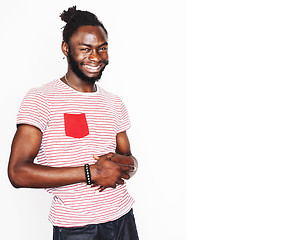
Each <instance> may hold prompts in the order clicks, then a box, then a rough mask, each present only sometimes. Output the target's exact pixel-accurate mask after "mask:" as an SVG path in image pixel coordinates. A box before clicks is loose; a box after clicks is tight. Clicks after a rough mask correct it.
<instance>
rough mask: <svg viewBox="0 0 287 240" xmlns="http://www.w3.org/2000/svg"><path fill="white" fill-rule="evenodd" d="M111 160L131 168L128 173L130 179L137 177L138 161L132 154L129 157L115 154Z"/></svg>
mask: <svg viewBox="0 0 287 240" xmlns="http://www.w3.org/2000/svg"><path fill="white" fill-rule="evenodd" d="M110 159H111V160H112V161H114V162H116V163H117V164H119V165H126V166H130V168H129V171H128V175H129V176H130V177H132V176H133V175H135V173H136V172H137V169H138V161H137V159H136V158H135V157H134V156H133V155H131V154H128V155H122V154H119V153H118V154H113V155H112V156H111V158H110Z"/></svg>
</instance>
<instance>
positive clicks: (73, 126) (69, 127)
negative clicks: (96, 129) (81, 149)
mask: <svg viewBox="0 0 287 240" xmlns="http://www.w3.org/2000/svg"><path fill="white" fill-rule="evenodd" d="M64 121H65V133H66V136H69V137H74V138H82V137H85V136H87V135H89V128H88V123H87V119H86V114H85V113H80V114H71V113H64Z"/></svg>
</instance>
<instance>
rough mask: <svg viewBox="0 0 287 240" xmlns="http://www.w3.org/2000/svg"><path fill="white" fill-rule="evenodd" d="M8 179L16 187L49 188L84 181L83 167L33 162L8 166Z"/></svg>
mask: <svg viewBox="0 0 287 240" xmlns="http://www.w3.org/2000/svg"><path fill="white" fill-rule="evenodd" d="M8 174H9V179H10V181H11V183H12V185H13V186H14V187H16V188H50V187H59V186H64V185H69V184H74V183H79V182H85V181H86V178H85V171H84V167H83V166H82V167H61V168H57V167H49V166H42V165H38V164H35V163H30V162H26V163H21V164H19V165H18V166H10V167H9V169H8Z"/></svg>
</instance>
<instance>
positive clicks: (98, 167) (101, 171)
mask: <svg viewBox="0 0 287 240" xmlns="http://www.w3.org/2000/svg"><path fill="white" fill-rule="evenodd" d="M112 155H113V153H109V154H106V155H103V156H100V157H97V156H94V158H95V159H96V160H97V163H96V164H94V165H91V166H90V168H91V175H92V181H93V182H94V184H93V185H92V186H93V187H94V186H100V187H99V188H98V190H100V191H103V190H104V189H106V188H108V187H112V188H115V187H116V186H117V185H118V184H124V180H123V179H129V175H127V174H126V173H125V172H126V171H127V170H128V169H129V167H128V166H124V165H122V166H119V165H118V164H117V163H115V162H113V161H111V156H112ZM95 173H96V174H95ZM93 176H94V177H93Z"/></svg>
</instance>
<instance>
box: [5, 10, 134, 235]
mask: <svg viewBox="0 0 287 240" xmlns="http://www.w3.org/2000/svg"><path fill="white" fill-rule="evenodd" d="M60 17H61V19H62V20H63V21H65V22H66V26H65V27H64V30H63V42H62V51H63V53H64V55H65V56H66V57H67V60H68V71H67V73H66V74H65V76H64V77H62V78H60V79H57V80H54V81H52V82H49V83H47V84H45V85H44V86H42V87H40V88H34V89H31V90H30V91H29V92H28V93H27V95H26V96H25V98H24V100H23V102H22V104H21V107H20V110H19V113H18V117H17V131H16V134H15V137H14V139H13V143H12V148H11V155H10V160H9V166H8V175H9V179H10V181H11V183H12V184H13V186H14V187H16V188H24V187H26V188H46V190H47V191H48V192H49V193H51V194H52V195H53V202H52V206H51V211H50V214H49V220H50V221H51V223H52V224H53V226H54V233H53V239H57V240H62V239H75V240H76V239H101V240H104V239H131V240H134V239H138V235H137V230H136V226H135V221H134V217H133V212H132V205H133V202H134V200H133V199H132V197H131V196H130V195H129V194H128V192H127V190H126V185H125V181H124V180H126V179H129V178H130V177H131V176H133V175H134V174H135V172H136V169H137V160H136V159H135V158H134V157H133V156H132V154H131V150H130V144H129V140H128V137H127V134H126V130H127V129H128V128H129V127H130V122H129V118H128V112H127V110H126V107H125V105H124V103H123V102H122V100H121V99H120V98H119V97H118V96H116V95H114V94H111V93H109V92H107V91H105V90H104V89H102V88H101V87H99V86H98V85H96V84H95V82H96V81H98V80H99V79H100V77H101V75H102V72H103V71H104V69H105V67H106V66H107V65H108V52H107V50H108V36H107V31H106V29H105V27H104V26H103V24H102V23H101V22H100V21H99V20H98V19H97V17H96V16H95V15H94V14H92V13H90V12H87V11H80V10H77V9H76V7H72V8H69V9H68V11H63V13H62V14H61V15H60ZM36 157H37V163H35V162H34V159H35V158H36ZM88 186H91V187H88Z"/></svg>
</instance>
